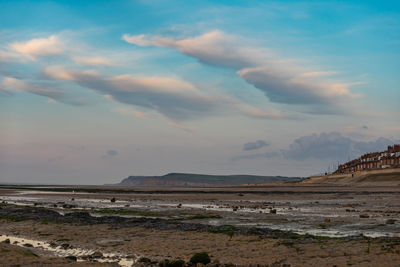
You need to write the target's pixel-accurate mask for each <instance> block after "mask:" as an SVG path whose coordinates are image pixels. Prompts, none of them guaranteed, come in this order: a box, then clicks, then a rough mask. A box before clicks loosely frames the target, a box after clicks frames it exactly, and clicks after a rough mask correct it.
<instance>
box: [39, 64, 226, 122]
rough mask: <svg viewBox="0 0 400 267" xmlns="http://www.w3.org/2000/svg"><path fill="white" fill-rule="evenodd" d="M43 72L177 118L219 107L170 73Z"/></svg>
mask: <svg viewBox="0 0 400 267" xmlns="http://www.w3.org/2000/svg"><path fill="white" fill-rule="evenodd" d="M44 74H45V75H47V76H48V77H50V78H54V79H61V80H69V81H73V82H75V83H77V84H79V85H81V86H82V87H86V88H89V89H92V90H94V91H96V92H98V93H100V94H103V95H108V96H109V98H110V97H111V98H112V99H113V100H114V101H117V102H120V103H125V104H131V105H137V106H141V107H145V108H150V109H153V110H156V111H157V112H159V113H161V114H164V115H165V116H167V117H169V118H172V119H176V120H182V119H188V118H193V117H198V116H202V115H205V114H207V113H210V112H213V111H215V110H216V109H217V107H218V102H217V101H216V99H214V98H212V97H209V96H207V95H206V94H204V93H202V92H201V91H200V90H198V88H196V87H195V86H194V85H192V84H191V83H188V82H185V81H181V80H178V79H174V78H169V77H133V76H131V75H115V76H109V77H107V76H102V75H100V74H98V73H96V72H93V71H79V70H63V69H60V68H59V67H56V68H52V67H48V68H46V69H45V70H44Z"/></svg>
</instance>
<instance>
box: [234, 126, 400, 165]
mask: <svg viewBox="0 0 400 267" xmlns="http://www.w3.org/2000/svg"><path fill="white" fill-rule="evenodd" d="M397 142H399V141H397ZM254 143H255V142H254ZM394 143H396V141H393V140H391V139H388V138H384V137H379V138H377V139H376V140H375V141H368V142H367V141H357V140H354V139H352V138H349V137H346V136H343V135H342V134H340V133H337V132H331V133H324V132H323V133H320V134H315V133H314V134H311V135H307V136H302V137H299V138H296V139H295V140H294V141H293V142H292V143H291V144H290V145H289V149H282V150H280V151H271V152H265V153H256V154H247V155H239V156H235V157H233V158H231V160H233V161H238V160H243V159H247V160H252V159H262V158H274V157H281V158H283V159H286V160H295V161H304V160H308V159H311V160H312V159H314V160H315V159H317V160H327V161H333V162H335V163H336V162H337V161H339V162H346V161H348V160H351V159H354V158H357V157H359V156H361V155H363V154H365V153H370V152H377V151H384V150H385V149H386V148H387V146H388V145H393V144H394ZM243 150H245V149H244V147H243Z"/></svg>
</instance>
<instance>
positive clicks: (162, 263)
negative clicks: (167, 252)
mask: <svg viewBox="0 0 400 267" xmlns="http://www.w3.org/2000/svg"><path fill="white" fill-rule="evenodd" d="M158 266H160V267H169V260H168V259H164V260H160V261H159V262H158Z"/></svg>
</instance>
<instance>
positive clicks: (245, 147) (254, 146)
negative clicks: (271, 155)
mask: <svg viewBox="0 0 400 267" xmlns="http://www.w3.org/2000/svg"><path fill="white" fill-rule="evenodd" d="M266 146H269V143H268V142H266V141H264V140H257V141H255V142H249V143H246V144H244V145H243V148H242V150H243V151H249V150H255V149H260V148H262V147H266Z"/></svg>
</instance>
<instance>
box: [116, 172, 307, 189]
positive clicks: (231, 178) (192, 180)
mask: <svg viewBox="0 0 400 267" xmlns="http://www.w3.org/2000/svg"><path fill="white" fill-rule="evenodd" d="M302 179H303V178H302V177H284V176H256V175H204V174H192V173H169V174H166V175H163V176H129V177H128V178H125V179H124V180H122V181H121V182H120V183H119V184H116V185H120V186H171V187H173V186H198V187H201V186H205V187H209V186H234V185H246V184H264V183H270V182H279V181H291V182H293V181H301V180H302Z"/></svg>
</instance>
